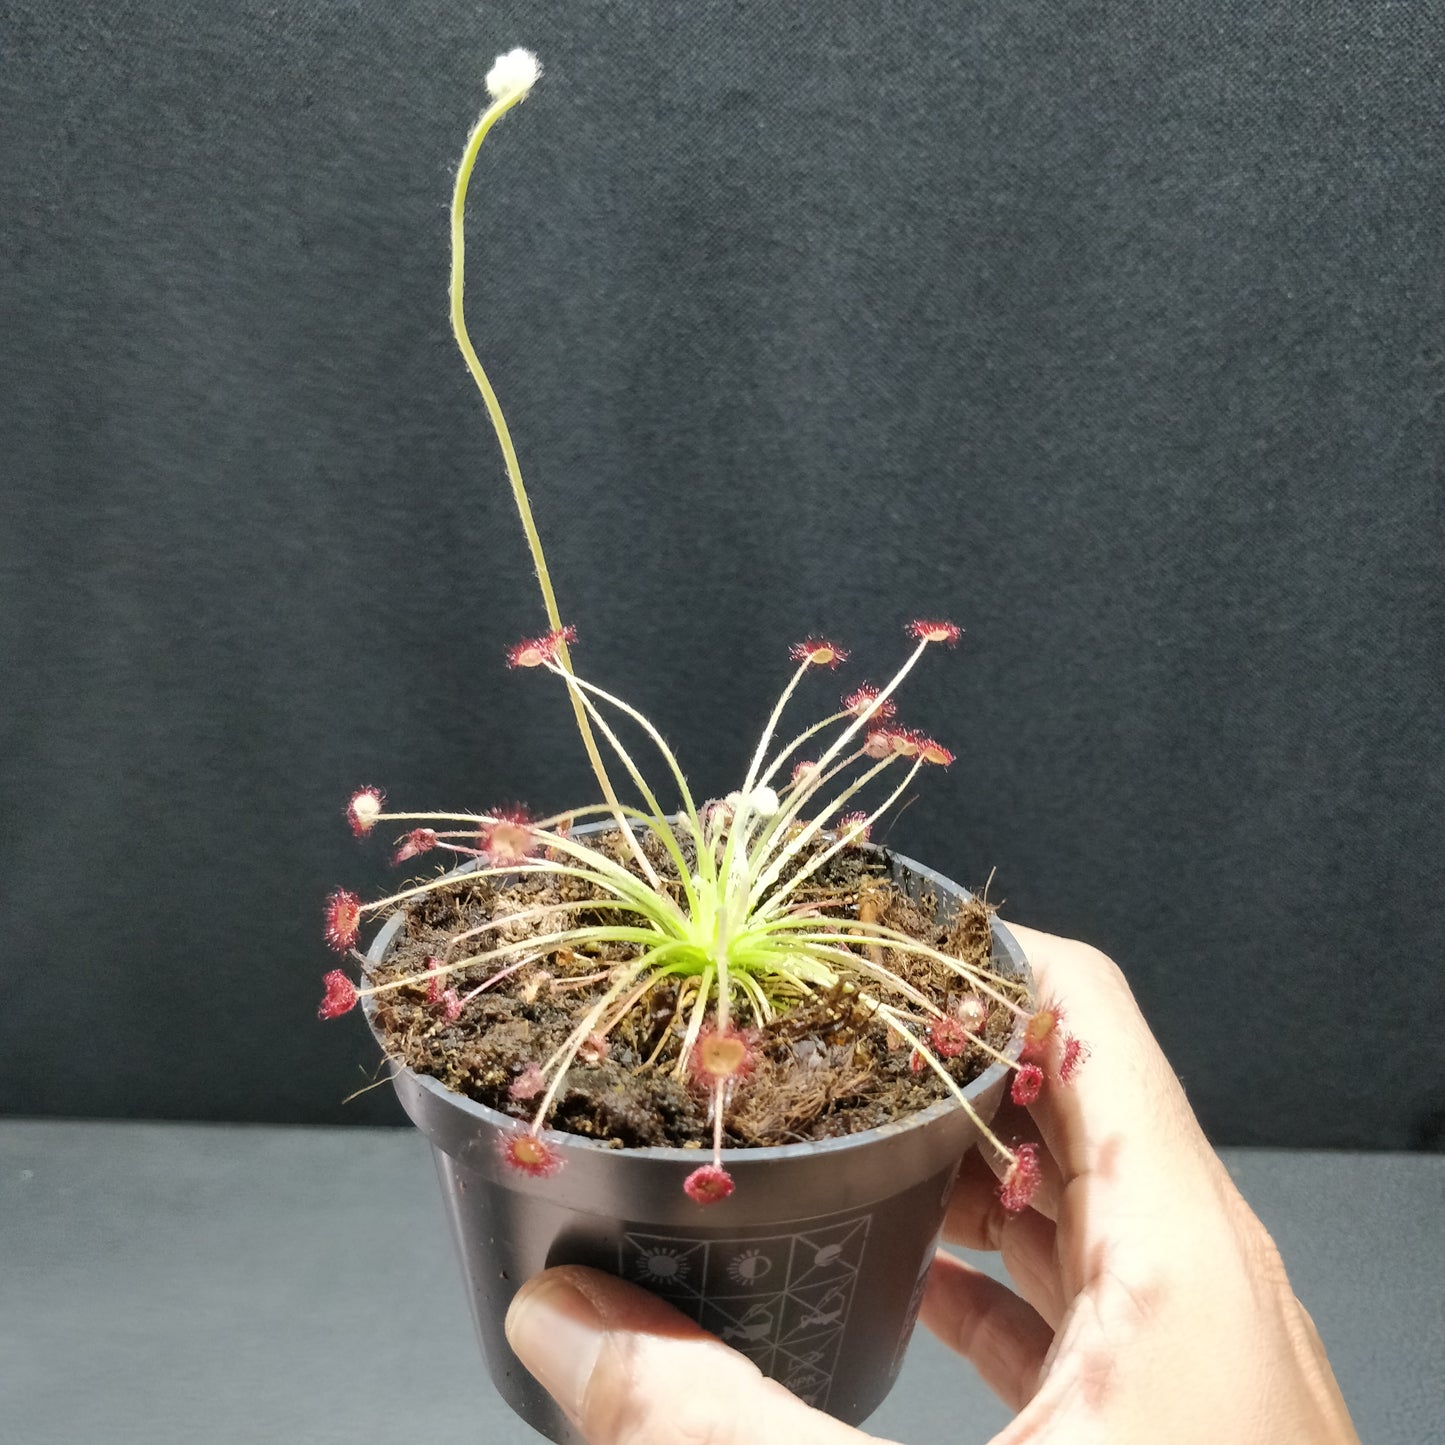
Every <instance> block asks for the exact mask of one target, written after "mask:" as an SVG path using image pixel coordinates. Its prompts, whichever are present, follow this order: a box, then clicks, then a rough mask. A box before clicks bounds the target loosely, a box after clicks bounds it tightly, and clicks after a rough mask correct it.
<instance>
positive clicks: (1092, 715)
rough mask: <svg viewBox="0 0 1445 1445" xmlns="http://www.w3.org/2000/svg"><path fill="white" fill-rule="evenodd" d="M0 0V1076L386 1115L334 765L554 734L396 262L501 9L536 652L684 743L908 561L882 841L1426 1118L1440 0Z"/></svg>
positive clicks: (885, 606)
mask: <svg viewBox="0 0 1445 1445" xmlns="http://www.w3.org/2000/svg"><path fill="white" fill-rule="evenodd" d="M0 16H3V30H0V86H3V94H0V108H3V114H4V116H5V120H4V129H3V136H0V166H3V172H0V180H3V198H4V203H3V206H0V249H3V255H4V257H5V273H4V282H3V304H4V314H5V325H4V344H3V347H0V395H3V398H4V400H3V404H0V467H3V473H4V475H3V488H0V507H3V514H0V516H3V527H0V569H3V570H0V582H3V606H0V666H3V682H0V686H3V704H0V727H3V736H0V745H3V753H0V787H3V795H0V890H3V903H0V909H3V916H0V939H3V943H0V951H3V969H4V977H5V983H4V990H3V998H0V1108H3V1109H4V1110H7V1111H10V1112H22V1113H38V1114H76V1115H137V1116H160V1117H171V1118H198V1119H253V1120H315V1121H330V1120H341V1119H351V1120H357V1121H374V1120H378V1119H393V1118H396V1117H398V1111H397V1109H396V1107H395V1106H394V1104H393V1103H392V1101H391V1099H390V1096H389V1094H388V1093H386V1092H383V1091H380V1090H378V1091H375V1092H372V1093H369V1094H366V1095H364V1096H363V1097H362V1098H360V1099H358V1100H357V1101H356V1102H354V1103H352V1104H350V1105H349V1106H346V1107H343V1106H342V1103H341V1100H342V1098H343V1096H344V1095H345V1094H347V1093H348V1092H350V1091H351V1090H352V1089H353V1088H355V1087H357V1086H358V1085H360V1084H362V1083H364V1082H365V1080H366V1078H367V1077H368V1072H367V1071H368V1070H369V1069H370V1068H371V1067H372V1065H373V1062H374V1060H373V1053H372V1050H371V1047H370V1045H369V1043H368V1042H367V1041H366V1040H365V1038H364V1036H363V1032H362V1029H361V1028H360V1026H359V1024H358V1023H357V1021H356V1020H355V1019H351V1020H348V1021H346V1022H343V1023H341V1024H332V1025H330V1026H327V1027H323V1026H321V1025H319V1024H318V1023H316V1021H315V1018H314V1010H315V1004H316V1000H317V997H318V994H319V978H320V975H321V973H322V971H323V970H324V969H326V968H327V967H329V966H330V958H329V956H328V955H327V953H326V952H325V950H324V949H323V947H322V946H321V944H320V941H319V913H320V905H321V901H322V899H323V897H324V896H325V894H326V892H327V891H328V889H329V888H330V887H332V886H333V885H334V884H336V883H338V882H345V883H347V884H349V885H351V886H354V887H358V888H361V889H363V890H370V889H373V888H376V887H378V886H380V885H382V884H384V882H385V881H386V878H387V876H388V874H387V869H386V867H385V865H384V863H383V861H382V850H381V849H380V848H379V847H377V846H376V845H374V844H373V845H371V846H369V847H368V848H365V849H358V848H356V847H355V845H353V843H352V842H351V840H350V838H349V836H348V835H347V834H346V832H345V828H344V825H343V824H342V822H341V818H340V813H339V810H340V807H341V805H342V804H343V802H344V800H345V798H346V796H347V794H348V793H349V791H350V790H351V789H352V787H354V786H355V785H357V784H359V783H365V782H378V783H382V784H384V785H386V786H387V788H388V789H389V791H390V793H391V796H392V798H393V800H394V801H396V802H398V803H401V802H405V803H410V804H411V805H413V806H417V807H437V806H441V807H446V806H455V805H467V806H473V807H476V806H485V805H487V804H489V803H495V802H498V801H504V800H508V799H512V798H522V799H526V800H528V801H529V802H531V803H532V804H534V805H536V806H538V807H541V808H552V807H555V806H561V805H565V804H567V803H569V802H576V801H579V800H582V799H584V798H586V797H589V796H590V794H591V789H590V787H589V775H588V773H587V770H586V767H585V764H584V762H583V761H582V758H581V754H580V749H579V747H578V745H577V743H576V741H575V738H574V736H573V735H572V733H571V731H570V727H569V717H568V711H567V709H566V707H565V705H564V704H563V703H562V701H561V699H560V698H559V697H558V695H557V692H556V690H555V689H554V688H553V687H551V686H550V685H549V683H550V680H549V679H546V678H542V677H538V676H537V675H535V674H526V675H514V674H509V673H507V672H506V671H505V670H504V669H503V667H502V664H501V653H502V649H503V647H504V646H505V644H507V643H508V642H510V641H512V640H513V639H515V638H516V637H517V636H519V635H521V634H522V633H524V632H526V631H528V630H533V629H536V628H537V627H538V626H539V625H540V621H541V614H540V607H539V604H538V602H537V600H536V597H535V594H534V589H533V587H532V583H531V581H530V577H529V569H528V565H527V562H526V559H525V555H524V551H523V548H522V544H521V540H520V535H519V530H518V527H517V525H516V522H515V519H514V517H513V514H512V511H511V503H510V500H509V498H508V496H507V495H506V493H505V490H504V487H503V484H502V473H501V468H500V464H499V458H498V455H497V451H496V447H495V444H494V442H493V441H492V439H491V436H490V434H489V432H488V430H487V428H486V425H485V422H484V419H483V416H482V414H481V411H480V408H479V406H478V404H477V402H476V399H475V396H474V393H473V392H472V390H471V384H470V382H469V380H468V379H467V377H466V375H465V373H464V371H463V369H462V367H461V364H460V361H459V359H458V358H457V356H456V354H455V352H454V349H453V347H452V344H451V341H450V339H449V336H448V332H447V324H446V312H445V281H446V263H447V255H446V244H445V241H446V237H445V220H446V201H447V195H448V188H449V183H450V173H451V168H452V166H453V164H454V160H455V157H456V154H457V153H458V151H459V148H460V145H461V142H462V140H463V138H464V135H465V131H466V129H467V127H468V125H469V123H470V122H471V120H472V118H473V117H474V115H475V113H476V111H477V109H478V108H479V107H480V105H481V103H482V100H483V91H482V76H483V74H484V72H485V70H486V68H487V66H488V64H489V62H490V60H491V58H492V56H493V55H494V54H495V53H496V52H497V51H499V50H501V49H504V48H507V47H509V46H511V45H514V44H518V43H525V44H528V45H531V46H533V47H534V48H535V49H537V50H538V51H539V52H540V53H541V55H542V56H543V59H544V61H545V63H546V67H547V71H546V75H545V77H544V80H543V82H542V84H541V85H540V86H539V88H538V90H537V92H536V94H535V95H534V97H533V98H532V99H531V100H530V101H529V102H528V103H527V104H526V106H524V107H523V109H522V111H521V112H520V113H519V114H517V115H515V116H513V117H510V118H509V119H508V120H507V121H506V122H504V124H503V125H502V126H501V127H500V129H499V130H498V132H497V133H496V135H495V138H494V140H493V142H492V143H490V144H489V147H488V149H487V151H486V152H485V153H484V156H483V160H482V163H481V167H480V172H479V176H478V181H477V185H476V201H475V205H474V212H473V226H472V232H471V234H472V243H473V246H474V255H475V267H474V269H473V271H472V273H471V288H470V296H471V299H472V314H473V317H474V326H475V330H476V335H477V339H478V343H479V345H480V347H481V349H482V351H483V353H484V356H485V357H486V359H487V360H488V362H489V364H490V366H491V368H492V371H493V375H494V377H495V379H496V381H497V384H498V387H499V389H500V391H501V393H502V396H503V399H504V401H505V402H506V404H507V405H508V407H509V411H510V415H511V418H512V421H513V426H514V429H515V432H516V436H517V441H518V445H519V447H520V449H521V452H522V456H523V459H524V465H525V466H526V468H527V471H528V473H529V476H530V479H531V483H532V487H533V491H534V500H535V504H536V508H537V512H538V517H539V521H540V523H541V525H542V527H543V529H544V531H545V534H546V537H547V539H548V541H549V545H550V550H551V556H552V559H553V563H554V566H555V569H556V572H557V575H558V581H559V587H560V590H561V594H562V598H563V607H564V610H565V612H566V615H567V616H568V617H569V618H570V619H573V620H575V621H576V622H577V624H578V626H579V627H580V629H581V632H582V638H583V647H582V648H581V649H580V650H579V653H578V660H579V664H580V665H583V666H584V667H585V669H586V671H587V672H588V673H589V674H590V675H591V676H593V677H595V678H596V679H598V680H599V681H601V682H603V683H605V684H607V685H610V686H613V687H615V688H616V689H618V690H619V691H621V692H622V693H624V694H625V695H627V696H628V697H629V698H631V699H632V700H634V701H635V702H636V703H638V704H639V705H641V706H643V707H644V708H645V709H646V710H648V711H649V712H650V713H651V714H652V715H653V716H654V717H655V718H656V719H657V721H658V722H659V723H660V724H661V725H662V726H663V728H664V729H665V731H666V732H667V733H668V735H669V736H670V737H671V738H672V739H673V740H674V741H675V742H676V744H677V745H678V747H679V749H680V751H681V752H682V753H683V755H684V757H685V758H686V759H687V760H689V763H690V768H691V771H692V775H693V778H694V781H695V783H696V784H697V785H698V787H699V789H700V790H702V791H710V792H717V791H722V790H725V789H726V788H728V787H729V786H733V785H735V781H736V778H737V775H738V771H739V768H740V765H741V763H742V762H743V760H744V757H745V748H746V738H747V737H748V736H749V735H750V734H751V733H752V732H753V730H754V729H755V728H756V726H757V725H758V724H759V722H760V720H761V717H762V715H763V713H764V711H765V709H766V705H767V702H768V699H769V697H770V695H771V691H772V689H773V688H774V687H776V686H777V685H778V684H779V683H780V681H781V680H782V678H783V676H784V674H785V670H786V662H785V650H786V646H787V644H788V643H789V642H790V641H791V640H793V639H795V638H796V637H798V636H800V635H801V634H802V633H804V632H805V631H807V630H809V629H814V628H822V629H826V630H828V631H829V632H831V633H834V634H836V635H837V636H838V637H840V638H841V639H843V640H845V641H846V642H847V643H848V644H850V645H851V646H852V647H853V648H854V650H855V658H856V659H857V663H858V665H857V666H856V667H853V668H851V669H850V671H849V672H848V674H847V679H848V680H855V679H857V678H860V677H863V676H872V677H874V678H877V677H879V676H881V675H883V674H884V672H885V670H886V669H887V667H888V666H889V664H890V663H891V662H892V661H893V660H894V659H896V658H897V657H898V656H899V653H900V649H901V636H900V627H901V624H902V623H903V622H904V621H905V620H906V619H907V618H908V617H909V616H910V615H914V614H916V613H919V612H923V613H930V612H939V613H942V614H944V615H948V616H952V617H955V618H957V619H958V620H959V621H961V622H962V623H963V624H964V625H965V626H966V627H967V628H968V631H969V636H968V640H967V643H966V645H965V647H964V648H963V649H962V650H961V651H960V652H959V653H958V654H957V655H956V656H953V657H946V656H940V657H932V658H930V659H929V661H928V665H927V667H926V668H925V669H924V671H923V674H922V675H921V676H920V677H919V678H918V681H917V684H916V685H915V686H912V687H910V689H909V692H908V709H909V714H910V716H911V718H912V719H913V720H914V721H916V722H918V723H919V724H921V725H923V726H926V727H928V728H929V729H931V730H934V731H936V732H937V733H938V734H939V735H940V736H942V737H943V738H944V739H945V740H946V741H948V742H949V743H950V744H951V745H953V746H954V747H956V748H957V749H958V750H959V752H960V754H961V762H960V763H959V765H957V766H955V767H954V768H953V769H952V771H951V772H949V773H948V774H946V775H942V776H934V777H931V778H929V779H928V780H927V786H924V787H920V789H919V790H918V798H917V801H916V802H915V803H914V804H913V805H912V806H911V807H909V808H908V809H907V810H906V811H905V812H903V813H902V814H901V816H899V817H898V819H897V820H896V822H895V823H894V824H893V825H892V828H891V830H890V832H889V835H888V838H889V841H891V842H893V843H895V844H896V845H897V846H899V847H900V848H902V849H903V850H905V851H907V852H909V853H912V854H914V855H915V856H920V857H923V858H925V859H926V860H928V861H929V862H931V863H933V864H935V865H936V866H938V867H940V868H943V869H944V870H946V871H948V872H951V873H953V874H955V875H957V876H959V877H960V878H962V879H963V880H965V881H971V882H979V881H981V880H982V879H983V878H984V877H986V876H987V874H988V872H989V870H990V869H995V868H996V869H997V880H996V883H995V894H996V895H998V894H1001V895H1003V896H1004V897H1006V899H1007V900H1008V907H1007V912H1008V913H1009V914H1011V915H1012V916H1014V917H1016V918H1018V919H1020V920H1023V921H1028V922H1032V923H1035V924H1039V925H1041V926H1044V927H1047V928H1052V929H1055V930H1058V931H1062V932H1066V933H1072V934H1077V935H1080V936H1083V937H1087V938H1089V939H1091V940H1093V941H1095V942H1097V943H1099V944H1100V945H1101V946H1103V947H1104V948H1106V949H1108V950H1110V951H1112V952H1113V953H1114V954H1115V955H1116V956H1117V957H1118V958H1119V959H1120V960H1121V961H1122V962H1123V963H1124V965H1125V967H1126V968H1127V970H1128V971H1129V973H1130V975H1131V977H1132V978H1133V980H1134V983H1135V986H1136V988H1137V989H1138V991H1139V993H1140V995H1141V998H1142V1000H1143V1002H1144V1005H1145V1007H1146V1010H1147V1012H1148V1014H1149V1016H1150V1018H1151V1019H1152V1021H1153V1022H1154V1024H1155V1026H1156V1028H1157V1029H1158V1031H1159V1033H1160V1035H1161V1037H1162V1038H1163V1040H1164V1043H1165V1045H1166V1046H1167V1048H1168V1050H1169V1052H1170V1054H1171V1057H1172V1058H1173V1059H1174V1060H1175V1062H1176V1064H1177V1066H1178V1068H1179V1069H1180V1071H1181V1073H1182V1075H1183V1077H1184V1079H1185V1082H1186V1084H1187V1086H1188V1088H1189V1090H1190V1093H1191V1095H1192V1097H1193V1098H1194V1100H1195V1102H1196V1103H1197V1105H1198V1107H1199V1108H1200V1110H1201V1112H1202V1114H1203V1117H1204V1119H1205V1121H1206V1123H1207V1124H1208V1126H1209V1127H1210V1128H1211V1130H1212V1131H1213V1134H1214V1136H1215V1137H1216V1138H1217V1139H1218V1140H1220V1141H1222V1142H1231V1143H1272V1144H1300V1145H1350V1146H1355V1145H1359V1146H1366V1147H1371V1146H1389V1147H1405V1146H1410V1145H1426V1146H1433V1147H1438V1146H1439V1145H1440V1142H1441V1134H1442V1118H1445V1086H1442V1082H1441V1071H1440V1068H1439V1060H1440V1048H1439V1035H1438V1020H1439V1019H1440V1017H1441V1011H1442V1005H1445V986H1442V981H1441V980H1442V970H1441V967H1440V963H1441V949H1440V940H1441V937H1442V922H1445V919H1442V913H1445V908H1442V889H1441V882H1440V864H1441V849H1440V821H1439V820H1440V817H1441V813H1442V805H1445V787H1442V768H1441V749H1440V742H1441V731H1440V719H1441V715H1442V714H1441V704H1442V696H1441V693H1442V687H1441V673H1440V661H1441V657H1440V637H1441V625H1442V611H1445V605H1442V599H1445V589H1442V562H1441V540H1442V537H1441V498H1442V484H1441V473H1440V439H1441V413H1442V393H1445V342H1442V330H1441V323H1442V321H1445V315H1442V312H1445V306H1442V293H1441V287H1442V274H1445V273H1442V262H1445V254H1442V253H1445V247H1442V242H1441V237H1442V232H1445V187H1442V166H1441V146H1440V116H1441V115H1442V113H1445V104H1442V101H1445V95H1442V90H1445V86H1442V83H1441V78H1442V74H1445V67H1442V62H1445V44H1442V40H1441V20H1442V13H1441V9H1440V7H1439V6H1438V5H1436V4H1433V3H1425V4H1421V3H1409V4H1405V3H1400V4H1386V3H1375V4H1360V3H1359V0H1308V3H1306V0H1273V3H1264V4H1243V3H1215V4H1209V5H1199V4H1193V3H1183V0H1180V3H1169V4H1165V5H1146V4H1142V3H1141V4H1134V5H1121V4H1098V3H1095V4H1088V3H1085V4H1073V5H1068V6H1059V5H1056V4H1045V3H1035V0H1009V3H1007V4H1004V3H994V0H986V3H970V4H961V5H939V4H937V3H936V0H900V3H896V4H892V5H889V6H879V5H875V4H870V3H862V0H829V3H828V4H826V5H821V4H820V5H807V6H804V5H790V4H782V3H717V0H699V3H692V0H689V3H676V0H674V3H662V0H657V3H648V0H629V3H621V0H589V3H586V4H565V5H564V4H560V3H552V4H542V3H536V4H531V5H528V4H523V3H488V4H484V5H481V6H478V5H476V4H474V3H470V0H469V3H456V0H429V3H428V0H366V3H334V4H322V3H316V0H313V3H295V4H284V5H274V4H259V3H249V0H248V3H236V4H230V5H226V6H218V5H207V4H194V3H172V0H167V3H159V0H149V3H144V0H142V3H119V0H112V3H108V4H106V5H104V6H89V5H80V4H63V3H53V0H52V3H40V0H33V3H13V0H12V3H3V4H0ZM840 680H842V679H841V678H840ZM815 696H816V697H817V698H818V700H819V702H820V703H821V702H822V701H825V700H831V687H830V686H829V685H826V684H824V685H820V686H819V687H818V689H817V690H816V692H815Z"/></svg>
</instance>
